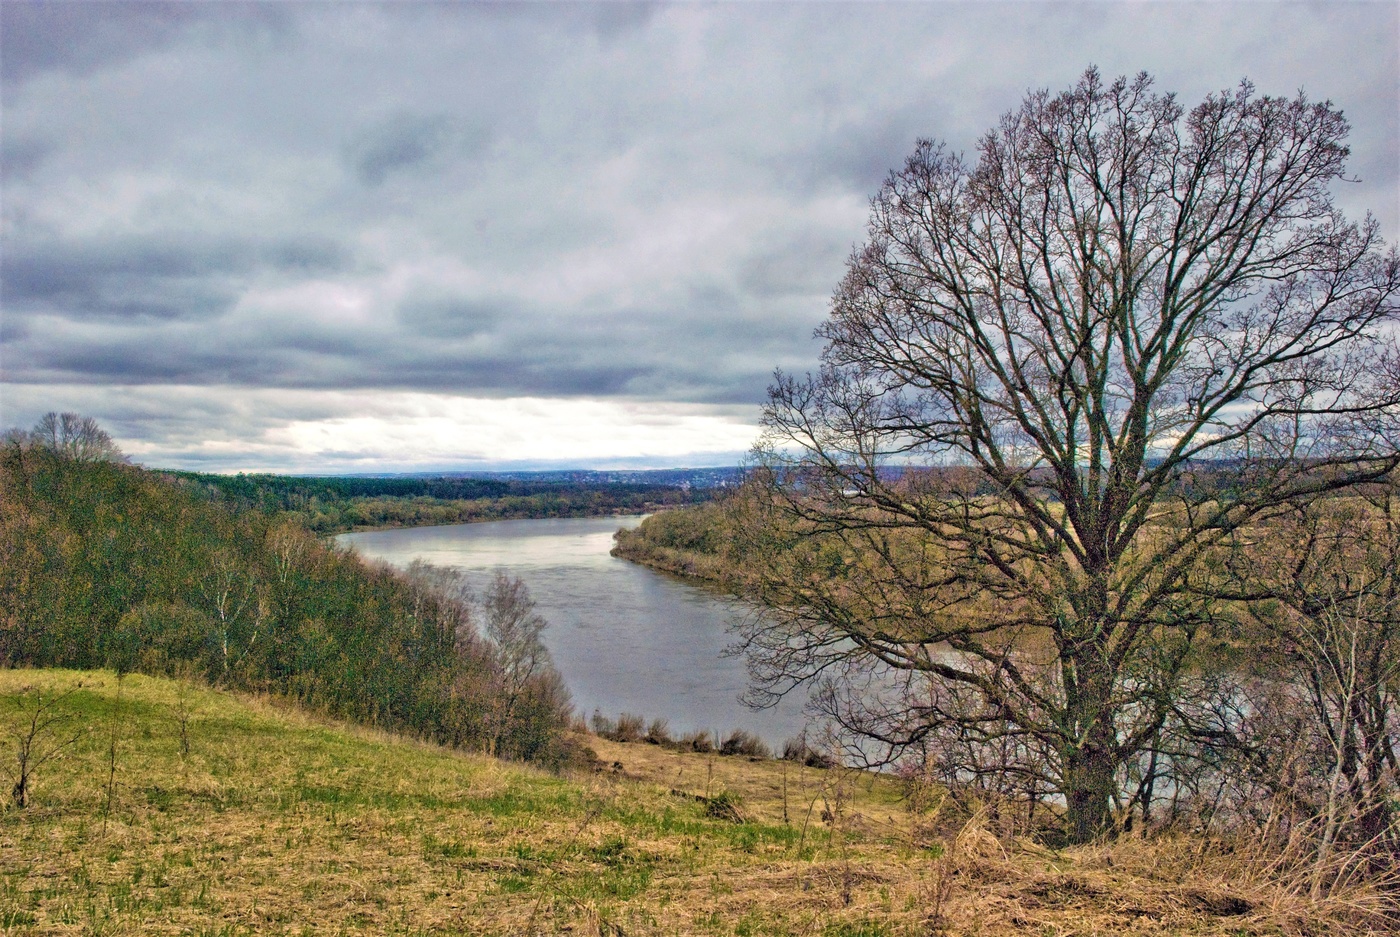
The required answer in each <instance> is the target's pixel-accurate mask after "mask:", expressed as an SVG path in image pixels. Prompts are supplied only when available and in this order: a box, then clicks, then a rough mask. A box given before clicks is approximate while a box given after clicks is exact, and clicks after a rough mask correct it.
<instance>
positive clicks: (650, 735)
mask: <svg viewBox="0 0 1400 937" xmlns="http://www.w3.org/2000/svg"><path fill="white" fill-rule="evenodd" d="M645 741H647V742H650V743H651V744H652V745H665V746H667V747H672V746H674V745H675V744H676V740H675V739H673V738H671V725H670V723H668V722H667V721H666V720H665V719H653V720H652V721H651V725H649V726H647V734H646V738H645Z"/></svg>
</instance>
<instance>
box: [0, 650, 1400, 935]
mask: <svg viewBox="0 0 1400 937" xmlns="http://www.w3.org/2000/svg"><path fill="white" fill-rule="evenodd" d="M79 680H82V681H83V682H84V684H85V685H84V687H83V689H81V690H80V691H79V692H78V693H75V694H74V696H73V697H71V698H70V700H71V703H72V705H73V707H74V714H75V717H76V718H79V719H86V720H88V721H89V723H90V724H92V725H95V726H99V727H100V726H102V725H105V723H103V722H102V719H103V718H104V717H105V714H106V713H107V712H108V711H109V707H110V702H111V699H112V696H113V693H114V689H115V680H114V678H113V677H112V676H111V675H110V674H105V675H104V674H71V673H60V672H26V671H8V672H7V671H0V704H10V703H12V702H13V700H14V695H15V693H16V691H17V690H18V688H19V687H21V686H24V685H33V684H36V683H41V684H44V685H47V686H51V687H57V686H66V685H72V684H73V683H75V682H77V681H79ZM124 696H125V699H126V700H127V705H128V706H129V709H128V712H129V713H130V718H129V719H128V720H127V722H126V724H125V725H124V726H123V728H122V732H123V736H122V744H121V747H120V756H119V766H118V775H117V780H118V789H117V796H116V806H115V809H114V811H113V814H112V818H111V821H110V823H109V825H108V829H107V831H106V833H105V834H104V833H103V832H102V830H101V821H100V808H101V804H102V799H103V796H104V790H103V788H104V782H105V774H104V773H103V768H104V761H103V759H104V757H105V754H106V751H107V743H106V737H105V736H102V737H99V736H100V733H98V732H95V733H93V736H92V737H91V738H88V739H85V740H84V741H83V742H81V743H79V745H76V746H74V747H73V748H72V749H71V751H70V752H69V753H68V754H67V755H66V756H65V757H64V758H63V759H61V760H59V761H56V762H53V763H51V764H50V765H49V766H47V768H46V770H45V772H44V773H43V774H42V775H41V776H40V777H38V778H37V779H36V780H37V787H36V789H35V799H34V806H32V807H31V808H29V809H27V810H17V809H9V810H5V811H4V812H0V931H3V932H6V933H13V934H30V933H35V934H40V933H42V934H136V933H141V934H147V933H149V934H201V935H203V934H208V935H234V934H244V933H248V934H252V933H256V934H339V933H345V934H351V933H356V934H358V933H382V934H400V933H401V934H536V933H537V934H555V933H572V934H589V935H593V934H599V935H618V934H625V935H661V934H715V935H727V934H734V935H783V934H789V935H819V937H840V935H846V937H856V935H862V937H875V935H913V934H921V935H928V934H957V935H962V934H966V935H1000V934H1034V935H1046V937H1049V935H1063V937H1068V935H1070V934H1075V935H1089V934H1103V935H1109V934H1192V935H1196V934H1199V935H1247V934H1261V935H1262V934H1285V935H1287V934H1298V935H1304V934H1309V935H1311V934H1359V933H1367V932H1372V933H1381V932H1384V931H1385V928H1386V926H1387V923H1388V921H1387V918H1385V916H1384V915H1383V914H1379V913H1377V911H1378V905H1377V904H1376V902H1375V900H1373V897H1371V898H1368V897H1367V894H1368V892H1367V889H1368V888H1370V887H1371V886H1369V885H1367V884H1366V883H1364V882H1363V883H1360V884H1358V885H1357V886H1356V887H1355V888H1354V889H1353V890H1352V892H1351V893H1350V897H1348V898H1346V899H1345V900H1346V901H1351V902H1352V904H1350V905H1347V904H1345V903H1339V902H1338V900H1333V901H1329V902H1324V903H1321V904H1314V903H1311V902H1309V901H1308V900H1307V899H1306V889H1303V890H1302V891H1301V892H1300V891H1298V890H1296V889H1294V890H1291V891H1290V890H1289V889H1288V888H1287V887H1284V885H1281V884H1280V882H1285V880H1286V879H1287V876H1286V875H1281V874H1280V870H1278V869H1275V870H1273V872H1269V873H1267V874H1263V873H1261V874H1258V875H1256V876H1254V877H1251V875H1250V870H1251V869H1264V868H1265V865H1264V864H1262V863H1261V861H1260V859H1261V857H1259V856H1254V857H1241V856H1240V855H1238V854H1234V855H1232V854H1230V853H1229V852H1228V851H1226V850H1224V849H1221V848H1215V847H1210V848H1203V847H1202V844H1200V843H1199V842H1193V841H1191V840H1186V839H1180V840H1172V839H1164V840H1159V841H1149V842H1143V841H1131V842H1120V843H1117V844H1114V845H1113V846H1111V847H1100V848H1091V849H1079V850H1073V851H1068V852H1053V851H1049V850H1046V849H1043V848H1041V847H1038V846H1036V845H1034V844H1032V843H1027V842H1018V841H1015V840H1009V839H1007V838H1006V837H1005V836H1000V835H997V834H996V833H994V832H993V830H994V825H993V824H991V823H989V822H988V821H987V820H986V818H985V817H984V816H982V815H980V814H977V813H976V812H974V814H973V815H971V816H969V815H967V814H966V813H965V812H962V813H960V812H958V811H955V810H953V809H952V808H951V807H950V806H948V805H947V804H946V803H945V804H944V805H943V806H941V807H940V806H938V803H937V801H938V799H937V798H935V799H934V800H935V805H934V806H933V807H932V808H931V809H930V810H928V811H927V812H925V813H924V814H922V815H921V816H919V817H913V816H911V814H910V812H909V811H908V809H907V805H906V803H905V801H904V800H902V799H901V798H902V791H901V790H900V788H899V787H898V785H897V784H896V783H895V782H894V780H893V779H891V778H888V777H872V776H870V775H865V774H861V773H859V772H850V771H822V770H817V769H812V768H800V767H798V766H796V765H785V764H783V763H781V762H771V761H765V762H753V761H749V760H748V759H743V758H725V757H720V756H715V755H697V754H681V753H677V752H674V751H670V750H666V749H662V748H660V747H658V746H651V745H646V744H644V743H638V744H628V745H622V744H617V743H610V742H605V741H602V740H598V739H590V740H589V741H590V744H592V745H593V746H594V747H595V749H596V750H597V752H598V754H599V758H600V762H601V766H602V770H601V771H598V772H596V773H590V774H587V775H583V776H579V777H575V778H570V779H561V778H555V777H551V776H548V775H544V774H541V773H538V772H535V771H532V770H530V769H528V768H523V767H520V766H516V765H508V764H504V763H500V762H496V761H492V760H489V759H485V758H481V757H476V756H469V755H463V754H460V753H454V752H449V751H443V750H441V749H438V748H435V747H433V746H428V745H423V744H420V743H417V742H414V741H412V740H406V739H402V738H396V737H392V736H388V735H384V734H382V733H375V732H371V731H367V730H362V729H353V728H350V727H346V726H342V725H337V724H333V723H328V722H326V721H323V720H319V719H315V718H312V717H309V716H306V715H304V714H301V713H298V712H296V711H294V710H288V709H286V708H285V707H280V706H277V705H275V704H273V703H271V702H269V701H265V700H249V699H240V698H234V697H231V696H228V695H225V694H219V693H213V692H209V691H198V692H196V693H195V694H194V695H193V696H192V697H191V698H190V707H191V716H190V720H189V733H190V740H191V751H190V755H189V756H188V757H187V758H182V757H181V755H180V747H179V741H178V718H177V703H178V697H179V689H178V687H177V685H176V684H173V683H170V682H168V681H160V680H153V679H148V678H143V677H132V678H128V680H127V683H126V686H125V689H124ZM0 712H4V716H0V718H8V717H9V710H6V709H0ZM0 725H5V723H0ZM0 740H3V741H4V742H6V743H8V741H9V736H8V735H0ZM9 756H10V752H9V751H8V750H6V751H5V753H4V757H9ZM785 789H786V796H784V790H785ZM715 802H720V803H724V804H728V805H730V806H732V807H734V808H735V809H736V810H737V812H738V814H739V815H740V816H741V817H742V820H743V822H734V817H733V816H728V815H725V814H724V813H723V812H722V811H715V810H713V809H711V808H712V806H713V804H714V803H715ZM785 804H786V820H785V818H784V805H785ZM1372 890H1374V889H1372ZM1368 902H1369V903H1368Z"/></svg>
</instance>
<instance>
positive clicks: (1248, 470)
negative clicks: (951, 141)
mask: <svg viewBox="0 0 1400 937" xmlns="http://www.w3.org/2000/svg"><path fill="white" fill-rule="evenodd" d="M1347 130H1348V127H1347V123H1346V121H1345V120H1344V119H1343V117H1342V114H1341V113H1340V112H1339V111H1338V110H1337V109H1336V108H1335V107H1333V106H1332V105H1331V104H1330V103H1314V102H1310V101H1308V100H1307V99H1306V98H1305V97H1303V96H1302V95H1301V94H1300V95H1299V96H1298V97H1296V98H1293V99H1283V98H1274V97H1265V96H1259V95H1257V94H1256V93H1255V91H1254V89H1253V87H1252V86H1250V85H1249V84H1248V83H1242V84H1241V85H1240V86H1239V87H1238V88H1237V89H1234V90H1232V91H1227V92H1224V93H1221V94H1218V95H1212V96H1210V97H1208V98H1206V99H1205V100H1204V101H1203V102H1202V103H1200V104H1199V105H1198V106H1196V107H1195V108H1193V109H1191V110H1190V111H1187V110H1186V109H1185V108H1183V107H1182V106H1181V105H1180V104H1178V102H1177V101H1176V100H1175V98H1174V97H1173V96H1172V95H1170V94H1161V93H1158V92H1157V91H1155V90H1154V88H1153V83H1152V80H1151V79H1150V78H1149V77H1148V76H1146V75H1140V76H1138V77H1137V78H1135V79H1132V80H1127V79H1119V80H1117V81H1113V82H1111V83H1109V82H1105V81H1103V80H1102V79H1101V78H1100V76H1099V75H1098V73H1097V72H1096V71H1094V70H1092V69H1091V70H1090V71H1088V72H1086V73H1085V75H1084V76H1083V78H1082V79H1081V80H1080V81H1079V83H1078V84H1077V85H1076V86H1075V87H1074V88H1073V89H1072V90H1070V91H1067V92H1064V93H1061V94H1057V95H1051V94H1049V93H1048V92H1041V93H1035V94H1031V95H1030V96H1028V97H1027V98H1026V100H1025V101H1024V103H1023V104H1022V105H1021V107H1020V108H1019V109H1018V110H1016V111H1014V112H1012V113H1009V114H1007V115H1006V116H1005V117H1004V118H1003V119H1002V120H1001V122H1000V124H999V126H998V127H997V128H996V129H994V130H993V131H991V132H989V133H988V134H987V135H986V136H985V137H984V138H983V139H982V141H981V143H980V145H979V147H978V152H977V158H976V161H975V163H974V162H969V161H966V160H965V159H964V158H963V157H962V156H960V155H958V154H955V153H953V152H950V151H949V150H948V149H947V148H946V147H944V146H942V145H938V144H935V143H932V142H927V141H923V142H920V143H919V145H918V147H917V149H916V150H915V152H914V154H913V155H912V156H911V157H910V158H909V160H908V162H907V163H906V165H905V166H904V168H903V169H901V170H898V171H896V172H894V173H892V174H891V175H890V177H889V179H888V181H887V182H886V183H885V185H884V186H883V188H882V189H881V190H880V192H879V194H878V195H876V196H875V198H874V199H873V202H872V210H871V218H870V223H869V234H868V241H867V242H866V243H865V245H864V246H863V247H861V248H859V249H858V250H856V251H855V252H854V254H853V255H852V257H851V259H850V262H849V266H848V271H847V274H846V276H845V278H844V280H843V281H842V282H841V284H840V286H839V288H838V289H837V291H836V294H835V296H834V298H833V300H832V306H831V314H830V318H829V319H828V320H827V322H826V323H825V324H824V325H822V327H821V328H820V329H819V335H820V336H821V337H822V338H824V339H825V341H826V346H825V350H824V352H823V356H822V366H821V369H820V371H819V373H818V374H816V375H809V376H807V377H806V378H796V377H793V376H786V375H782V374H780V375H779V376H778V380H777V382H776V384H775V386H774V387H772V388H771V390H770V401H769V404H768V406H767V409H766V433H765V437H764V439H763V441H762V442H761V443H760V446H759V456H760V459H759V461H760V464H761V466H762V468H761V470H760V471H759V472H758V473H757V475H758V476H759V477H760V478H761V479H763V480H765V481H766V485H767V490H766V494H765V497H763V498H761V499H759V504H760V507H758V508H757V509H756V510H758V511H760V512H761V513H763V514H765V515H766V516H764V517H761V518H750V519H749V520H750V521H751V523H749V524H747V525H745V529H746V530H747V531H748V533H747V534H746V535H745V536H746V542H744V543H742V544H741V549H742V550H743V552H744V554H745V557H746V558H745V561H744V564H743V568H742V572H741V578H742V579H743V582H744V587H745V588H746V590H747V591H748V594H749V595H750V596H752V597H753V598H756V599H757V600H758V601H759V602H760V604H761V606H762V607H763V609H764V612H763V614H761V615H759V616H758V617H756V618H755V619H754V620H753V621H752V622H751V623H750V624H749V626H748V627H747V630H746V633H745V635H744V638H745V646H746V648H747V651H748V652H749V655H750V663H751V670H752V671H753V673H754V675H755V677H756V678H757V682H758V686H759V690H760V691H761V692H766V693H768V694H781V693H783V692H786V691H787V690H788V689H790V688H791V687H792V686H794V685H796V684H798V683H800V682H803V681H808V680H813V679H821V678H825V679H826V680H827V682H826V684H825V689H824V691H823V693H822V694H821V695H820V697H819V698H821V699H824V700H825V701H826V702H827V703H828V705H829V707H830V709H831V712H832V714H833V715H835V716H836V717H837V718H838V721H839V722H841V723H842V724H843V725H844V726H845V727H846V728H847V729H849V730H851V731H852V732H854V733H856V734H857V735H859V736H862V737H863V738H864V739H865V740H866V743H867V744H866V750H867V752H869V751H870V745H869V743H870V741H871V740H874V741H876V742H883V743H886V744H887V745H888V749H887V750H888V751H889V752H893V753H897V752H899V751H901V750H904V749H905V747H906V746H909V745H925V746H927V745H928V744H930V743H933V742H936V741H937V742H939V744H945V743H946V744H953V743H956V744H960V745H965V746H967V750H968V751H970V752H978V751H980V752H983V753H986V752H988V751H995V752H997V753H998V755H997V758H998V761H997V768H996V770H998V771H1000V772H1002V774H1003V775H1006V776H1007V777H1015V778H1019V780H1018V781H1017V783H1021V782H1024V785H1025V786H1024V787H1023V788H1021V789H1023V790H1026V791H1032V792H1040V793H1047V794H1049V795H1051V796H1052V797H1056V798H1058V799H1060V800H1061V802H1062V803H1064V804H1065V806H1066V809H1067V833H1068V837H1069V838H1070V839H1071V840H1074V841H1084V840H1087V839H1089V838H1091V837H1093V836H1096V835H1099V834H1100V833H1101V832H1103V831H1105V830H1106V829H1108V828H1109V827H1110V826H1111V822H1112V815H1113V814H1112V811H1113V805H1114V803H1115V798H1116V797H1117V796H1118V794H1119V791H1120V789H1121V786H1122V784H1123V783H1125V781H1124V779H1125V777H1126V770H1127V766H1128V765H1129V763H1130V762H1131V761H1132V760H1133V759H1134V758H1135V757H1136V756H1137V755H1138V754H1139V753H1141V752H1143V751H1144V750H1145V749H1146V748H1147V747H1149V746H1150V743H1151V739H1152V738H1153V737H1154V734H1155V733H1156V732H1158V731H1159V729H1160V727H1161V726H1162V724H1163V721H1164V720H1165V719H1166V718H1167V717H1168V715H1169V714H1170V712H1171V710H1172V707H1173V704H1174V701H1175V694H1176V693H1177V692H1178V690H1177V687H1178V677H1179V676H1180V675H1181V674H1182V673H1183V670H1184V669H1185V668H1188V667H1189V666H1190V661H1191V654H1192V651H1193V647H1195V646H1196V645H1197V643H1198V637H1199V636H1200V635H1202V634H1206V633H1208V632H1209V631H1210V629H1211V628H1212V626H1213V623H1214V621H1215V619H1216V616H1217V614H1218V608H1217V606H1216V605H1213V604H1212V603H1211V602H1209V601H1207V600H1205V599H1203V598H1202V597H1201V590H1200V589H1199V588H1198V587H1199V586H1200V585H1202V583H1203V582H1204V581H1205V580H1207V579H1208V578H1209V577H1210V575H1211V572H1210V567H1211V563H1212V562H1214V560H1213V559H1212V557H1218V551H1219V550H1220V549H1222V547H1223V545H1224V544H1225V543H1226V541H1227V540H1228V539H1229V537H1230V535H1231V532H1232V531H1236V530H1238V529H1239V528H1241V527H1242V526H1244V525H1249V524H1252V523H1256V522H1260V521H1261V520H1263V519H1265V518H1267V517H1268V516H1270V515H1271V514H1272V513H1274V512H1279V511H1281V510H1284V509H1285V508H1286V507H1287V506H1289V505H1295V504H1297V503H1299V502H1306V501H1308V500H1310V499H1315V498H1319V497H1325V496H1329V495H1331V494H1333V493H1337V492H1343V491H1345V490H1347V489H1348V488H1349V487H1351V486H1354V485H1357V484H1359V483H1363V482H1366V481H1368V480H1373V479H1377V478H1380V477H1382V476H1384V475H1385V474H1386V473H1388V472H1390V471H1392V470H1393V469H1394V468H1395V467H1396V465H1397V455H1396V438H1397V437H1396V434H1395V421H1396V418H1397V410H1396V408H1397V402H1400V394H1398V393H1397V386H1400V385H1397V382H1396V380H1395V376H1396V364H1395V357H1394V352H1395V345H1394V338H1393V333H1391V332H1389V331H1388V330H1389V329H1390V328H1391V327H1392V326H1391V324H1392V323H1394V321H1395V319H1396V314H1397V308H1396V296H1397V288H1400V259H1397V255H1396V253H1395V251H1394V249H1393V248H1392V249H1391V250H1390V251H1389V252H1387V251H1386V249H1385V247H1384V245H1383V243H1382V241H1381V239H1380V237H1379V235H1378V232H1377V225H1376V223H1375V222H1374V220H1373V219H1371V218H1370V217H1369V216H1368V217H1367V218H1366V219H1365V220H1364V221H1362V222H1360V223H1355V222H1351V221H1348V220H1347V219H1346V218H1344V217H1343V216H1342V214H1341V213H1340V212H1339V211H1338V210H1337V209H1336V207H1335V205H1334V202H1333V197H1332V187H1333V186H1334V185H1338V184H1344V180H1345V176H1344V160H1345V158H1346V156H1347V152H1348V151H1347V148H1346V146H1345V138H1346V136H1347ZM940 740H941V741H940ZM949 740H952V741H949ZM977 764H978V762H977V758H976V757H972V756H970V757H969V759H968V760H967V765H968V766H970V767H969V770H971V771H973V772H974V773H975V772H976V770H977Z"/></svg>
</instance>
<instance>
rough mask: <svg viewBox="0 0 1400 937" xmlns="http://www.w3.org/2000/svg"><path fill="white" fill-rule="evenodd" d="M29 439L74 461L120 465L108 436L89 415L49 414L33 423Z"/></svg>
mask: <svg viewBox="0 0 1400 937" xmlns="http://www.w3.org/2000/svg"><path fill="white" fill-rule="evenodd" d="M29 439H30V440H31V441H32V442H34V443H36V444H37V445H40V446H42V447H43V448H45V449H48V450H49V451H51V452H53V453H55V454H57V455H59V456H61V457H63V458H65V459H72V460H73V461H74V462H124V461H126V457H125V456H124V455H122V451H121V450H120V449H119V448H117V444H116V442H114V441H113V440H112V437H111V435H110V434H109V433H108V432H107V431H106V430H104V429H103V428H102V427H101V426H98V425H97V421H96V420H94V419H93V418H92V417H90V416H80V415H79V414H77V413H53V412H49V413H46V414H44V416H43V417H42V418H41V419H40V420H39V422H38V423H36V424H34V429H33V430H31V431H30V433H29Z"/></svg>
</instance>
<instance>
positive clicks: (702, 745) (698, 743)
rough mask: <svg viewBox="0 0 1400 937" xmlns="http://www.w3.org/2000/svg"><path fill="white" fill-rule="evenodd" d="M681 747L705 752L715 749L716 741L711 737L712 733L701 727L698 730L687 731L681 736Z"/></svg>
mask: <svg viewBox="0 0 1400 937" xmlns="http://www.w3.org/2000/svg"><path fill="white" fill-rule="evenodd" d="M681 748H684V749H689V750H690V751H693V752H700V753H701V754H705V753H707V752H712V751H714V750H715V743H714V740H713V739H712V738H711V737H710V733H708V732H706V731H705V730H703V729H701V730H699V731H697V732H687V733H686V734H685V735H683V736H681Z"/></svg>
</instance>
